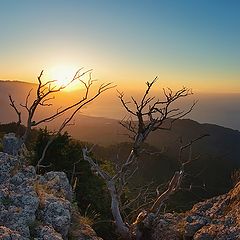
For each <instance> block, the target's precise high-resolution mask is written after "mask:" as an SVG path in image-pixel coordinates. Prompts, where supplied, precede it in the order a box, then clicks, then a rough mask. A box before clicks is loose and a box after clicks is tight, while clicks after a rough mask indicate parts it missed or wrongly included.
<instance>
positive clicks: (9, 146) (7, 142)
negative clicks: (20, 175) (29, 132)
mask: <svg viewBox="0 0 240 240" xmlns="http://www.w3.org/2000/svg"><path fill="white" fill-rule="evenodd" d="M18 149H19V139H18V138H17V137H16V136H15V133H8V134H5V135H4V137H3V152H4V153H8V154H11V155H16V154H17V153H18Z"/></svg>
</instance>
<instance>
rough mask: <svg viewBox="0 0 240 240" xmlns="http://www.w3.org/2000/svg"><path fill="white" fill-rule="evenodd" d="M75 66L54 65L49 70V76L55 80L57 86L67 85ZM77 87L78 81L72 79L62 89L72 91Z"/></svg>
mask: <svg viewBox="0 0 240 240" xmlns="http://www.w3.org/2000/svg"><path fill="white" fill-rule="evenodd" d="M77 70H78V69H77V68H76V67H73V66H56V67H53V68H52V69H51V70H50V78H51V79H52V80H55V81H56V82H55V84H56V86H57V87H61V86H67V85H68V84H69V83H70V82H71V81H72V79H73V77H74V75H75V73H76V72H77ZM78 87H79V81H73V82H72V83H71V84H69V85H68V86H67V87H66V88H65V89H64V90H66V91H73V90H76V89H77V88H78Z"/></svg>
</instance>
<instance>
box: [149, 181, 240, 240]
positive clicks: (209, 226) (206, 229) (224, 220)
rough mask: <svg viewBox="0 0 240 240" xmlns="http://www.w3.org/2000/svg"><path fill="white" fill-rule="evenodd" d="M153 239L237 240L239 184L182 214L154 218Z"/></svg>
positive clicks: (239, 205) (239, 213)
mask: <svg viewBox="0 0 240 240" xmlns="http://www.w3.org/2000/svg"><path fill="white" fill-rule="evenodd" d="M152 229H153V230H152V239H154V240H160V239H161V240H163V239H164V240H168V239H169V240H170V239H171V240H172V239H173V240H178V239H179V240H180V239H194V240H213V239H214V240H237V239H240V182H239V183H238V184H237V185H236V186H235V187H234V189H232V190H231V191H230V192H229V193H227V194H224V195H221V196H218V197H214V198H211V199H209V200H206V201H203V202H199V203H197V204H196V205H194V206H193V208H192V209H191V210H190V211H188V212H186V213H184V214H177V213H175V214H169V213H168V214H164V215H162V216H159V217H158V218H157V219H155V221H154V223H153V227H152Z"/></svg>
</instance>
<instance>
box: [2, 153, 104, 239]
mask: <svg viewBox="0 0 240 240" xmlns="http://www.w3.org/2000/svg"><path fill="white" fill-rule="evenodd" d="M21 160H22V159H21ZM0 173H1V174H0V239H3V240H30V239H34V240H65V239H68V238H69V229H70V227H71V226H72V225H73V217H72V204H71V202H72V196H73V193H72V188H71V185H70V184H69V181H68V178H67V176H66V174H65V173H63V172H48V173H46V174H44V175H43V176H40V175H37V174H36V171H35V168H34V167H33V166H27V165H24V164H22V163H21V164H20V159H19V157H18V156H17V155H16V156H13V155H10V154H7V153H2V152H0ZM81 226H82V228H81V229H82V231H83V234H80V235H81V238H80V237H78V236H76V238H75V239H76V240H80V239H81V240H85V239H88V240H91V239H92V240H96V239H98V240H99V239H100V238H97V236H96V234H95V232H94V231H93V230H92V229H91V228H90V226H87V225H84V224H82V225H81ZM84 229H85V230H86V229H89V231H85V230H84ZM90 230H91V231H90ZM87 232H88V233H90V235H87V234H86V233H87ZM80 235H79V236H80Z"/></svg>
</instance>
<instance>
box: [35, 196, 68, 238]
mask: <svg viewBox="0 0 240 240" xmlns="http://www.w3.org/2000/svg"><path fill="white" fill-rule="evenodd" d="M43 204H44V207H43V208H42V209H41V210H40V211H39V214H38V216H39V219H40V220H41V221H42V222H44V223H46V224H48V225H51V226H52V227H53V228H54V230H56V231H57V232H58V233H60V234H61V235H62V237H63V238H64V239H66V236H67V234H68V230H69V227H70V224H71V204H70V202H69V201H68V200H64V199H59V198H56V197H54V196H51V195H49V196H46V199H45V200H44V203H43Z"/></svg>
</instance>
